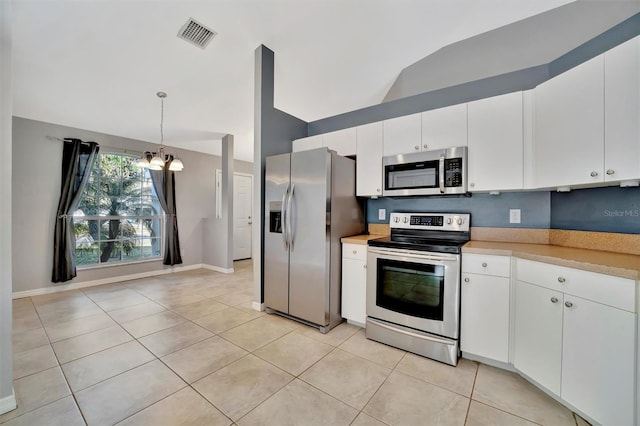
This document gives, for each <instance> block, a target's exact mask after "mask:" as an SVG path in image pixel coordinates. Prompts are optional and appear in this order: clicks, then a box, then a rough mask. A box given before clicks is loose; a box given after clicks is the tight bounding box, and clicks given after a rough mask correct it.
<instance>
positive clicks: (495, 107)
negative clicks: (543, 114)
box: [468, 92, 524, 191]
mask: <svg viewBox="0 0 640 426" xmlns="http://www.w3.org/2000/svg"><path fill="white" fill-rule="evenodd" d="M468 107H469V140H468V146H469V151H468V158H469V160H468V161H469V163H468V164H469V165H468V181H469V191H492V190H493V191H495V190H510V189H511V190H514V189H522V188H523V161H524V158H523V94H522V92H515V93H509V94H507V95H502V96H495V97H493V98H487V99H482V100H479V101H474V102H470V103H469V104H468Z"/></svg>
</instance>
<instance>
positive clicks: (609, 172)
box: [607, 169, 615, 176]
mask: <svg viewBox="0 0 640 426" xmlns="http://www.w3.org/2000/svg"><path fill="white" fill-rule="evenodd" d="M614 173H615V170H613V169H609V170H607V174H608V175H609V176H611V175H612V174H614Z"/></svg>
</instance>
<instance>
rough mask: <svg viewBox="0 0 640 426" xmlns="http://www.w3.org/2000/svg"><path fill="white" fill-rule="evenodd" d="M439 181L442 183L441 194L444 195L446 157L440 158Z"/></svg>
mask: <svg viewBox="0 0 640 426" xmlns="http://www.w3.org/2000/svg"><path fill="white" fill-rule="evenodd" d="M438 181H439V183H440V193H441V194H444V155H441V156H440V161H439V163H438Z"/></svg>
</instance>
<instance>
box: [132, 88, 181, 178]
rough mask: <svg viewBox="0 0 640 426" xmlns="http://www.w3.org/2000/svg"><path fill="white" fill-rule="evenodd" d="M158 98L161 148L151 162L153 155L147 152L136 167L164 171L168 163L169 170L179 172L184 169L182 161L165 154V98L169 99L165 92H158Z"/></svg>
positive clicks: (154, 154)
mask: <svg viewBox="0 0 640 426" xmlns="http://www.w3.org/2000/svg"><path fill="white" fill-rule="evenodd" d="M156 96H157V97H159V98H160V147H159V148H158V150H157V151H156V152H155V153H153V157H152V158H151V160H149V157H151V156H152V153H151V152H149V151H145V153H144V154H142V156H141V157H140V159H139V160H138V162H137V163H136V166H138V167H142V168H144V169H147V168H148V169H150V170H162V169H164V167H165V165H166V163H169V170H171V171H175V172H179V171H180V170H182V169H183V168H184V165H183V164H182V161H181V160H180V159H179V158H178V157H176V156H174V155H173V154H171V153H169V154H165V153H164V128H163V126H164V98H166V97H167V94H166V93H165V92H158V93H156Z"/></svg>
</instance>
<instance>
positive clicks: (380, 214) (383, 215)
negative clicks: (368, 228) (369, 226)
mask: <svg viewBox="0 0 640 426" xmlns="http://www.w3.org/2000/svg"><path fill="white" fill-rule="evenodd" d="M386 218H387V210H386V209H378V220H385V219H386Z"/></svg>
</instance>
